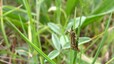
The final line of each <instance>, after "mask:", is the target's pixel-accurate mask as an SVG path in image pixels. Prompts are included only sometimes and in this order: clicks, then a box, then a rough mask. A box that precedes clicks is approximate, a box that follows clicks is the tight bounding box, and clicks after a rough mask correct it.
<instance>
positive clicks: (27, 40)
mask: <svg viewBox="0 0 114 64" xmlns="http://www.w3.org/2000/svg"><path fill="white" fill-rule="evenodd" d="M6 20H7V21H8V22H9V24H10V25H11V26H12V27H13V28H14V29H15V30H16V31H17V32H18V33H19V34H20V36H21V37H22V38H23V39H24V40H25V41H26V42H27V43H28V44H29V45H31V46H32V47H33V48H34V49H35V50H36V51H37V52H38V53H39V54H40V55H41V56H43V57H44V58H45V59H46V60H47V61H49V62H50V63H51V64H56V63H55V62H54V61H52V60H51V59H50V58H49V57H48V56H47V55H46V54H45V53H43V52H42V51H41V50H40V49H39V48H38V47H37V46H36V45H34V44H33V43H32V42H31V41H30V40H29V39H28V38H27V37H26V36H25V35H23V34H22V33H21V32H20V31H19V30H18V28H17V27H16V26H15V25H14V24H12V23H11V22H10V21H9V20H8V19H7V18H6Z"/></svg>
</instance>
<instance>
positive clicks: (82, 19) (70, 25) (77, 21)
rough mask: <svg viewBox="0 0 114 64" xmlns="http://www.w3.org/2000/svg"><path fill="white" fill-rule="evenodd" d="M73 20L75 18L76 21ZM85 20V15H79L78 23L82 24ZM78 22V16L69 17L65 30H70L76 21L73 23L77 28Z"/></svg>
mask: <svg viewBox="0 0 114 64" xmlns="http://www.w3.org/2000/svg"><path fill="white" fill-rule="evenodd" d="M75 20H76V21H75ZM85 20H86V17H85V16H82V17H81V24H80V25H82V24H83V23H84V21H85ZM79 22H80V17H77V18H75V19H71V20H70V21H69V23H68V25H67V28H66V31H67V30H70V28H71V27H72V26H73V25H74V23H76V24H75V29H76V28H78V26H79Z"/></svg>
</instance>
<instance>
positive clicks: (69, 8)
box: [65, 0, 79, 16]
mask: <svg viewBox="0 0 114 64" xmlns="http://www.w3.org/2000/svg"><path fill="white" fill-rule="evenodd" d="M77 3H79V2H78V0H68V1H67V4H66V10H65V11H66V14H67V16H69V15H70V14H71V12H72V11H73V9H74V8H75V5H76V4H77Z"/></svg>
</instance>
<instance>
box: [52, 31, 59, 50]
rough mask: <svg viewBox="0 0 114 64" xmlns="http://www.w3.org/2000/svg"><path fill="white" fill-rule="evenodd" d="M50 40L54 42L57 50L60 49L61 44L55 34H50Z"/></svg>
mask: <svg viewBox="0 0 114 64" xmlns="http://www.w3.org/2000/svg"><path fill="white" fill-rule="evenodd" d="M52 42H53V44H54V47H55V48H56V49H57V50H60V49H61V45H60V41H59V38H58V37H57V35H56V34H54V33H53V34H52Z"/></svg>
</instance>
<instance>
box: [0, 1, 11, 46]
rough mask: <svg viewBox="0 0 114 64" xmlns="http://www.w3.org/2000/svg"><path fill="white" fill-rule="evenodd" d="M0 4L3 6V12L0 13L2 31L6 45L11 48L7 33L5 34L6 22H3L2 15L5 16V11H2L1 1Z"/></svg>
mask: <svg viewBox="0 0 114 64" xmlns="http://www.w3.org/2000/svg"><path fill="white" fill-rule="evenodd" d="M0 4H1V10H0V12H1V13H0V19H1V30H2V34H3V37H4V40H5V43H6V45H7V47H9V46H10V44H9V41H8V39H7V35H6V32H5V26H4V21H3V16H2V15H3V11H2V0H1V2H0Z"/></svg>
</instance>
